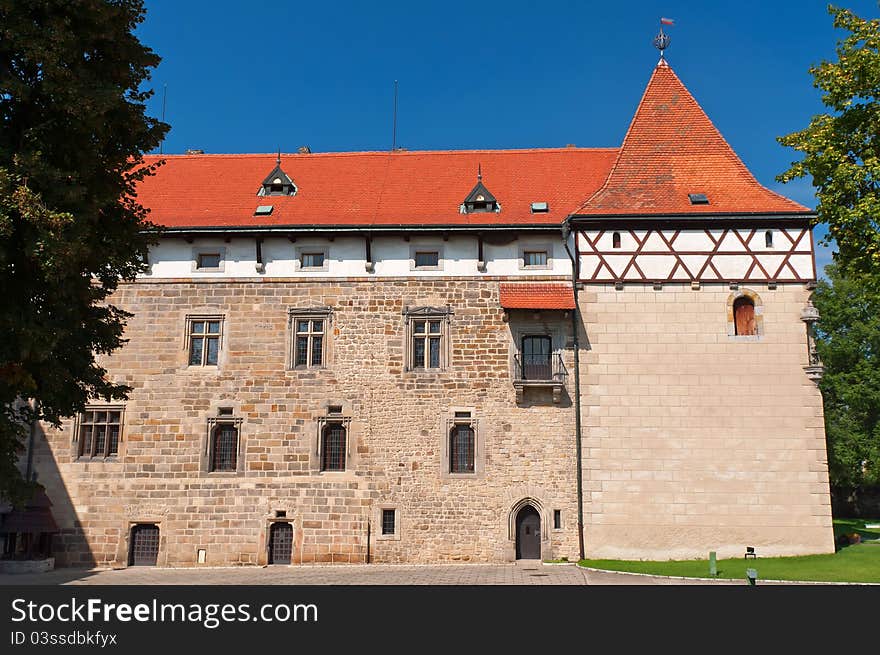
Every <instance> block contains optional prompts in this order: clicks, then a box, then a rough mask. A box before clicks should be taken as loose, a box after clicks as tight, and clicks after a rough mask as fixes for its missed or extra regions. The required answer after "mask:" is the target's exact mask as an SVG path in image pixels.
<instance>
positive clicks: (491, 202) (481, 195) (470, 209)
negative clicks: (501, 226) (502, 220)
mask: <svg viewBox="0 0 880 655" xmlns="http://www.w3.org/2000/svg"><path fill="white" fill-rule="evenodd" d="M500 211H501V206H500V205H499V204H498V201H497V200H496V199H495V196H493V195H492V194H491V193H490V192H489V189H487V188H486V187H485V185H484V184H483V171H482V167H479V168H478V169H477V185H476V186H475V187H474V188H473V189H471V192H470V193H469V194H468V195H467V197H466V198H465V199H464V202H463V203H462V204H461V213H462V214H479V213H483V212H500Z"/></svg>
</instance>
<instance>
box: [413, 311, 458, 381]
mask: <svg viewBox="0 0 880 655" xmlns="http://www.w3.org/2000/svg"><path fill="white" fill-rule="evenodd" d="M451 315H452V310H451V309H450V308H449V307H445V308H439V307H416V308H407V309H406V310H405V311H404V317H405V320H406V370H407V371H440V370H443V369H445V368H447V367H448V366H449V319H450V316H451Z"/></svg>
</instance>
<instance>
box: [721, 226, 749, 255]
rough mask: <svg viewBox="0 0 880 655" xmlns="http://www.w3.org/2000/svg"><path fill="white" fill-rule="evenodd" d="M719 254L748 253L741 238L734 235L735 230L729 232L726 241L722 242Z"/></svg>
mask: <svg viewBox="0 0 880 655" xmlns="http://www.w3.org/2000/svg"><path fill="white" fill-rule="evenodd" d="M745 236H748V232H746V234H745ZM718 251H719V252H746V247H745V246H744V245H743V244H742V241H740V240H739V237H737V236H736V234H734V230H731V231H730V232H728V233H727V234H726V235H725V237H724V239H722V241H721V245H720V246H719V247H718Z"/></svg>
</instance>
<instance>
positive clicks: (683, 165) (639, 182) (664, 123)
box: [574, 59, 810, 216]
mask: <svg viewBox="0 0 880 655" xmlns="http://www.w3.org/2000/svg"><path fill="white" fill-rule="evenodd" d="M689 194H705V195H706V197H707V199H708V201H709V204H705V203H701V204H692V202H691V200H690V198H689ZM807 212H810V210H809V209H808V208H807V207H804V206H803V205H800V204H798V203H796V202H794V201H792V200H789V199H788V198H784V197H783V196H780V195H779V194H776V193H773V192H772V191H770V190H769V189H767V188H765V187H763V186H761V185H760V184H759V183H758V181H757V180H756V179H755V178H754V176H753V175H752V174H751V173H750V172H749V170H748V169H747V168H746V167H745V165H744V164H743V163H742V161H741V160H740V159H739V157H737V155H736V153H735V152H734V151H733V149H732V148H731V147H730V145H729V144H728V143H727V141H725V140H724V137H723V136H721V133H720V132H718V130H717V129H716V128H715V126H714V125H713V124H712V121H710V120H709V117H708V116H706V114H705V112H704V111H703V109H702V108H701V107H700V105H699V104H697V101H696V100H694V98H693V96H692V95H691V94H690V92H689V91H688V90H687V89H686V88H685V86H684V84H682V83H681V80H679V79H678V76H676V74H675V73H674V72H673V71H672V69H671V68H670V67H669V65H668V64H667V63H666V62H665V61H664V60H662V59H661V60H660V63H659V64H658V65H657V67H656V68H655V69H654V73H653V75H652V76H651V80H650V81H649V82H648V86H647V88H646V89H645V94H644V96H642V100H641V102H640V103H639V107H638V109H637V110H636V114H635V116H634V117H633V120H632V123H631V124H630V127H629V130H628V131H627V134H626V137H625V138H624V140H623V145H622V146H621V148H620V152H619V153H618V156H617V161H616V162H615V163H614V166H613V167H612V169H611V172H610V173H609V175H608V178H607V179H606V180H605V183H604V184H603V185H602V187H601V188H600V189H599V190H598V191H597V192H596V193H595V194H593V195H592V196H591V197H590V198H589V200H587V202H586V203H584V204H583V205H582V206H581V207H580V208H579V209H577V210H576V211H575V212H574V213H575V214H577V215H590V216H601V215H621V214H632V215H639V216H650V215H652V214H653V215H657V214H727V213H768V214H771V213H789V214H790V213H807Z"/></svg>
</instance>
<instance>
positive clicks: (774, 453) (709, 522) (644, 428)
mask: <svg viewBox="0 0 880 655" xmlns="http://www.w3.org/2000/svg"><path fill="white" fill-rule="evenodd" d="M749 291H750V292H753V293H755V294H757V300H756V306H757V313H758V315H759V316H758V318H759V326H760V330H762V332H763V333H762V334H760V335H759V336H757V337H737V336H732V335H731V331H732V317H731V312H730V306H731V303H732V299H733V296H734V295H736V293H739V292H749ZM808 295H809V291H807V290H806V289H805V288H804V286H803V285H800V284H779V285H778V287H777V288H776V289H774V290H771V289H770V288H768V286H767V285H766V284H756V285H751V284H747V285H743V287H742V289H739V290H735V291H732V290H731V289H730V288H729V287H728V286H727V285H721V284H704V285H703V286H702V288H700V289H698V290H692V289H691V287H690V285H689V284H666V285H663V287H662V289H661V290H654V289H653V288H652V287H651V286H647V285H636V284H634V285H627V286H625V287H624V288H623V289H622V290H620V291H618V290H615V288H614V286H613V285H588V286H586V287H585V289H584V291H583V292H581V294H580V305H581V309H582V312H583V318H584V323H585V327H586V337H587V340H588V345H587V351H586V352H585V353H584V356H583V357H582V358H581V374H582V378H581V380H582V381H581V389H582V396H583V400H584V407H583V412H582V416H583V421H584V426H585V441H584V488H585V503H584V506H585V508H584V511H585V513H586V516H587V518H586V520H585V523H586V535H585V538H586V544H587V546H586V547H587V551H588V556H592V557H607V558H626V559H666V558H690V557H706V556H707V553H708V552H709V551H712V550H714V551H717V552H718V555H719V557H726V556H732V557H736V556H741V555H742V554H743V553H744V552H745V547H746V546H747V545H749V546H755V548H756V549H757V552H758V554H759V556H761V555H768V556H769V555H783V554H805V553H823V552H833V551H834V543H833V535H832V529H831V507H830V498H829V488H828V470H827V458H826V450H825V433H824V424H823V416H822V399H821V395H820V393H819V391H818V389H817V387H816V386H815V384H814V383H813V382H811V381H810V380H809V379H808V378H807V376H806V375H805V374H804V370H803V366H804V365H806V364H807V346H806V332H805V327H804V324H803V323H802V322H801V321H800V312H801V310H802V308H803V307H804V305H805V304H806V302H807V298H808Z"/></svg>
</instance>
